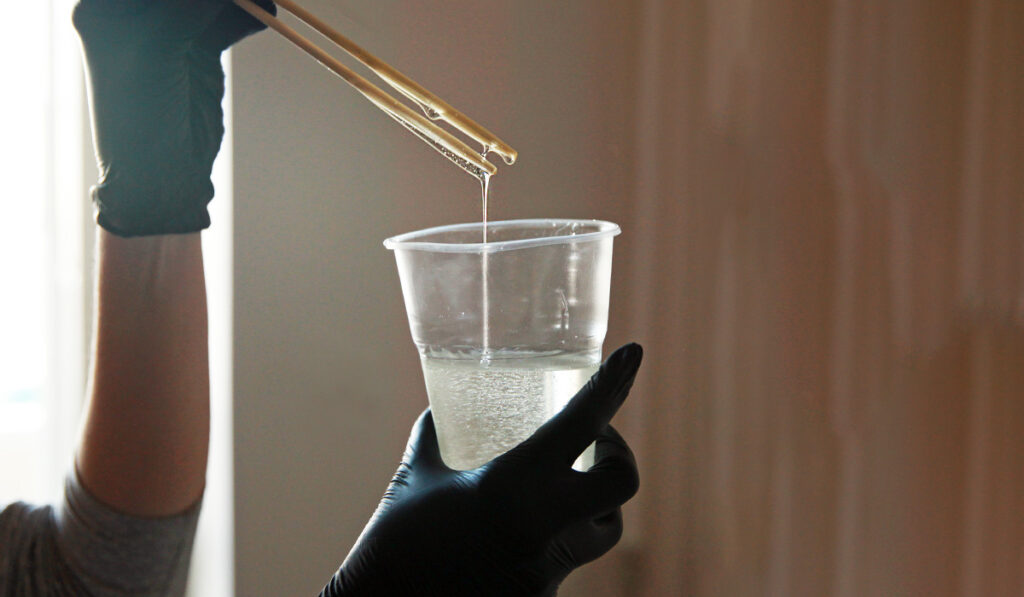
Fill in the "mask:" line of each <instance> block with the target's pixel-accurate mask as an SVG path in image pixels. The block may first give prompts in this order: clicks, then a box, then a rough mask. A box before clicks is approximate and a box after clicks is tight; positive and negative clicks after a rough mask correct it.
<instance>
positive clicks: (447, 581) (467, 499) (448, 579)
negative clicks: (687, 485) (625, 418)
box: [321, 344, 643, 597]
mask: <svg viewBox="0 0 1024 597" xmlns="http://www.w3.org/2000/svg"><path fill="white" fill-rule="evenodd" d="M642 354H643V351H642V350H641V348H640V346H639V345H636V344H630V345H627V346H624V347H622V348H620V349H619V350H617V351H616V352H615V353H614V354H612V355H611V356H610V357H609V358H608V360H607V361H605V363H604V364H603V365H602V366H601V369H600V370H599V371H598V373H597V374H595V375H594V377H593V378H591V380H590V382H588V383H587V385H586V386H584V388H583V389H582V390H580V392H579V393H578V394H576V396H575V397H574V398H573V399H572V400H571V401H570V402H569V404H568V405H567V406H566V407H565V409H564V410H563V411H562V412H560V413H559V414H557V415H555V416H554V417H553V418H552V419H551V420H550V421H548V422H547V423H546V424H544V425H543V426H541V428H540V429H538V430H537V432H536V433H534V434H533V435H532V436H531V437H530V438H528V439H527V440H525V441H524V442H523V443H521V444H519V445H518V446H517V447H515V448H513V449H512V450H510V451H509V452H507V453H505V454H503V455H502V456H499V457H498V458H495V459H494V460H492V461H491V462H489V463H487V464H485V465H483V466H481V467H479V468H477V469H474V470H470V471H453V470H451V469H449V468H448V467H446V466H445V465H444V463H443V462H442V461H441V454H440V452H439V449H438V444H437V436H436V435H435V432H434V423H433V419H432V418H431V414H430V411H429V409H428V410H427V411H426V412H425V413H424V414H423V415H422V416H421V417H420V418H419V420H418V421H417V422H416V425H415V426H414V427H413V431H412V436H411V437H410V439H409V445H408V447H407V448H406V452H405V456H404V458H403V460H402V464H401V465H400V466H399V468H398V472H397V473H395V476H394V479H393V480H392V481H391V485H390V486H389V487H388V490H387V492H386V493H385V494H384V498H383V500H381V502H380V505H379V506H378V507H377V511H376V512H375V513H374V515H373V517H372V518H371V519H370V522H369V523H368V524H367V525H366V528H365V529H363V532H362V534H361V535H360V536H359V539H358V540H357V541H356V544H355V546H354V547H353V548H352V551H351V552H350V553H349V555H348V557H347V558H345V561H344V563H342V565H341V568H340V569H339V570H338V571H337V573H336V574H335V575H334V577H333V578H332V579H331V582H330V583H329V584H328V585H327V586H326V587H325V588H324V590H323V592H322V593H321V597H364V596H370V595H373V596H389V597H405V596H409V597H412V596H417V597H442V596H443V597H502V596H508V597H512V596H515V597H533V596H550V595H554V594H555V593H556V591H557V589H558V585H559V584H560V583H561V582H562V580H563V579H565V577H566V576H567V575H568V574H569V573H570V572H571V571H572V570H573V569H574V568H576V567H578V566H581V565H583V564H585V563H587V562H589V561H591V560H594V559H596V558H597V557H599V556H601V555H603V554H604V553H605V552H607V551H608V550H609V549H611V548H612V547H613V546H614V545H615V544H616V543H617V542H618V540H619V537H620V536H621V534H622V513H621V510H620V509H619V507H620V506H621V505H622V504H623V503H625V502H626V500H628V499H629V498H630V497H632V496H633V495H634V494H635V493H636V491H637V488H638V483H639V480H638V476H637V469H636V462H635V460H634V459H633V454H632V453H631V452H630V450H629V447H628V446H627V445H626V442H625V441H624V440H623V439H622V437H621V436H620V435H619V434H618V433H617V432H616V431H615V430H614V429H612V427H611V426H610V425H609V424H608V422H609V420H610V419H611V418H612V415H614V414H615V412H616V411H617V410H618V409H619V406H620V405H621V404H622V401H623V400H624V399H625V397H626V394H628V393H629V389H630V387H631V386H632V384H633V379H634V377H635V376H636V371H637V368H638V367H639V366H640V360H641V358H642ZM595 439H596V440H597V449H596V462H595V464H594V466H593V467H592V468H591V469H590V470H589V471H587V472H585V473H583V472H579V471H576V470H573V468H572V463H573V461H574V460H575V459H576V457H577V456H579V454H580V453H581V452H582V451H583V449H584V448H586V447H587V446H588V445H589V444H590V443H591V442H593V441H594V440H595Z"/></svg>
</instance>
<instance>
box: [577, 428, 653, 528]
mask: <svg viewBox="0 0 1024 597" xmlns="http://www.w3.org/2000/svg"><path fill="white" fill-rule="evenodd" d="M639 489H640V472H639V470H638V469H637V465H636V457H635V456H633V451H632V450H631V449H630V448H629V445H628V444H627V443H626V440H625V439H623V438H622V436H621V435H620V434H619V432H618V431H616V430H615V428H614V427H612V426H611V425H608V426H607V427H605V429H604V430H602V431H601V434H600V435H599V436H598V437H597V445H596V447H595V455H594V466H592V467H590V469H589V470H588V471H587V472H584V473H581V472H575V471H574V472H573V473H572V478H571V480H570V481H569V482H568V483H566V485H565V487H564V489H563V491H562V495H561V497H560V499H559V508H560V509H562V510H563V516H564V517H565V519H568V520H573V519H579V518H584V519H589V518H592V517H594V516H599V515H600V514H601V513H603V512H608V511H609V510H612V509H615V508H618V507H619V506H621V505H622V504H625V503H626V502H627V501H629V499H630V498H632V497H633V496H634V495H636V492H637V491H638V490H639Z"/></svg>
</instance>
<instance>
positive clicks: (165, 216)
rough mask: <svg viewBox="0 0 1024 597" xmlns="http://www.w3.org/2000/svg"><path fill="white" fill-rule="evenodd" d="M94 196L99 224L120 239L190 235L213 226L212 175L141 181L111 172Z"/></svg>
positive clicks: (95, 189) (92, 191)
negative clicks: (210, 211)
mask: <svg viewBox="0 0 1024 597" xmlns="http://www.w3.org/2000/svg"><path fill="white" fill-rule="evenodd" d="M91 195H92V201H93V205H94V206H95V210H96V223H97V224H99V225H100V226H102V227H103V228H104V229H106V230H107V231H108V232H111V233H113V234H116V235H117V236H121V237H126V238H127V237H133V236H153V235H158V234H187V233H190V232H198V231H200V230H204V229H206V228H209V226H210V214H209V212H207V210H206V206H207V205H208V204H209V203H210V200H211V199H213V183H212V182H211V181H210V178H209V176H208V175H206V176H192V177H189V176H186V177H174V179H173V180H146V181H138V180H130V179H128V177H125V176H118V175H116V174H112V173H110V172H108V173H107V175H106V176H104V177H103V179H102V180H101V181H100V183H99V184H97V185H96V186H94V187H92V189H91Z"/></svg>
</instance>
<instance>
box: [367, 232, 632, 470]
mask: <svg viewBox="0 0 1024 597" xmlns="http://www.w3.org/2000/svg"><path fill="white" fill-rule="evenodd" d="M482 228H483V225H482V224H481V223H472V224H457V225H453V226H442V227H438V228H429V229H426V230H420V231H417V232H410V233H407V234H402V235H399V236H395V237H392V238H389V239H387V240H386V241H384V246H385V247H387V248H388V249H391V250H393V251H394V252H395V259H396V261H397V263H398V274H399V277H400V278H401V282H402V294H403V295H404V297H405V308H406V312H407V314H408V316H409V328H410V329H411V331H412V338H413V341H414V342H415V343H416V348H417V349H418V350H419V353H420V360H421V364H422V366H423V377H424V381H425V382H426V386H427V395H428V397H429V400H430V407H431V409H432V411H433V414H434V425H435V427H436V429H437V436H438V442H439V444H440V447H441V455H442V457H443V458H444V461H445V463H446V464H447V465H448V466H450V467H452V468H454V469H460V470H466V469H471V468H476V467H478V466H480V465H482V464H484V463H486V462H488V461H489V460H491V459H492V458H494V457H495V456H498V455H500V454H503V453H504V452H506V451H507V450H509V449H510V448H512V447H514V446H515V445H517V444H518V443H519V442H521V441H522V440H524V439H526V438H527V437H529V436H530V435H531V434H532V433H533V432H534V431H535V430H536V429H537V428H538V427H539V426H540V425H541V424H543V423H544V422H545V421H547V420H548V419H549V418H550V417H551V416H552V415H554V414H555V413H557V412H558V411H559V410H561V409H562V407H564V406H565V404H566V402H568V400H569V399H570V398H572V396H573V395H574V394H575V393H576V392H577V391H578V390H579V389H580V387H582V385H583V384H584V383H586V381H587V379H589V377H590V376H591V375H592V374H593V373H594V371H596V370H597V367H598V365H599V364H600V361H601V344H602V343H603V342H604V336H605V332H606V331H607V328H608V295H609V289H610V284H611V271H612V239H613V237H614V236H615V235H617V234H618V233H619V227H618V226H617V225H616V224H612V223H611V222H603V221H599V220H510V221H504V222H491V223H489V224H488V225H487V235H488V242H487V243H483V242H482V232H483V230H482ZM588 452H589V450H588ZM592 462H593V455H592V453H590V454H587V453H585V454H584V455H583V456H582V457H581V459H580V460H578V461H577V462H576V467H577V468H580V469H586V468H587V467H589V465H590V464H591V463H592Z"/></svg>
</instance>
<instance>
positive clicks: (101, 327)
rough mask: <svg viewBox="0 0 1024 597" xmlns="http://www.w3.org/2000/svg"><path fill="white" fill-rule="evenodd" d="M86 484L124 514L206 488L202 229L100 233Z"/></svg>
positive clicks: (191, 499)
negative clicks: (142, 234)
mask: <svg viewBox="0 0 1024 597" xmlns="http://www.w3.org/2000/svg"><path fill="white" fill-rule="evenodd" d="M97 263H98V268H97V300H96V319H95V340H94V345H93V356H92V375H91V383H90V400H89V406H88V412H87V415H86V421H85V426H84V429H83V433H82V438H81V444H80V446H79V452H78V461H77V464H78V470H79V474H80V475H81V478H82V482H83V484H84V485H85V486H86V488H87V489H89V490H90V492H91V493H92V494H93V495H95V496H96V497H97V498H98V499H100V500H101V501H103V502H105V503H107V504H109V505H110V506H112V507H114V508H116V509H118V510H121V511H123V512H126V513H129V514H135V515H140V516H162V515H169V514H175V513H177V512H180V511H182V510H184V509H186V508H187V507H188V506H190V505H192V504H193V503H195V501H196V500H197V499H198V498H199V497H200V496H201V495H202V491H203V487H204V484H205V476H206V455H207V445H208V440H209V366H208V354H207V320H206V286H205V280H204V277H203V262H202V247H201V243H200V235H199V234H198V233H194V234H181V235H161V236H149V237H141V238H131V239H125V238H120V237H117V236H114V235H112V234H110V233H108V232H106V231H104V230H102V229H100V230H99V243H98V255H97Z"/></svg>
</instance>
